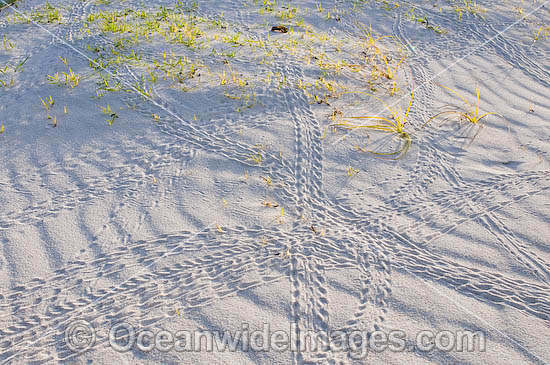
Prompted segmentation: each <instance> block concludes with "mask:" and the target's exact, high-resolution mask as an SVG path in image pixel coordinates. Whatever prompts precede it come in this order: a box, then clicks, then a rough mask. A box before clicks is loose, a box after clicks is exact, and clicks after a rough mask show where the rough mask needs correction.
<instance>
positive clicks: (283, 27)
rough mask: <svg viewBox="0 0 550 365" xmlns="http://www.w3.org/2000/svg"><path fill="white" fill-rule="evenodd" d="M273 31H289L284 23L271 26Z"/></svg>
mask: <svg viewBox="0 0 550 365" xmlns="http://www.w3.org/2000/svg"><path fill="white" fill-rule="evenodd" d="M271 31H272V32H276V33H288V28H287V27H285V26H284V25H275V26H273V27H271Z"/></svg>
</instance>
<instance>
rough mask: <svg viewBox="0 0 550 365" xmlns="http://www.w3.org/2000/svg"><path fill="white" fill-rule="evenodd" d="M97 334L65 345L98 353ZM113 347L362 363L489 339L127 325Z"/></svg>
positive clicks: (461, 334) (455, 334)
mask: <svg viewBox="0 0 550 365" xmlns="http://www.w3.org/2000/svg"><path fill="white" fill-rule="evenodd" d="M95 342H96V329H95V328H94V327H93V325H92V324H91V323H89V322H87V321H83V320H78V321H75V322H72V323H71V324H70V325H69V326H68V327H67V329H66V330H65V343H66V344H67V347H68V348H69V349H70V350H71V351H74V352H83V351H86V350H89V349H91V348H93V346H94V345H95ZM108 345H109V346H110V347H111V348H112V349H114V350H115V351H118V352H127V351H132V350H136V349H137V350H138V351H142V352H150V351H153V350H156V351H160V352H168V351H176V352H226V351H229V352H241V351H242V352H248V351H254V352H259V351H265V352H267V351H279V352H284V351H293V352H326V351H331V352H346V353H349V354H350V356H351V357H352V358H355V359H362V358H365V357H366V356H367V354H368V353H369V352H371V351H372V352H383V351H392V352H403V351H420V352H430V351H443V352H452V351H457V352H476V351H480V352H482V351H485V346H486V343H485V334H484V333H483V332H481V331H477V332H472V331H447V330H443V331H432V330H423V331H419V332H418V333H416V335H415V336H414V338H411V337H410V336H409V335H407V333H405V332H404V331H402V330H392V331H389V332H385V331H372V332H366V331H359V330H347V331H339V330H335V331H302V330H300V329H299V328H298V326H297V325H296V324H295V323H291V324H290V328H289V331H285V330H272V329H271V325H270V324H268V323H264V324H263V325H262V327H261V329H254V330H253V329H251V328H250V326H249V324H247V323H243V324H242V325H241V327H240V329H238V330H234V331H207V330H193V331H190V330H180V331H169V330H163V329H157V328H155V329H142V328H138V329H136V328H135V327H134V326H133V325H132V324H130V323H126V322H121V323H118V324H115V325H114V326H112V327H111V328H110V329H109V333H108Z"/></svg>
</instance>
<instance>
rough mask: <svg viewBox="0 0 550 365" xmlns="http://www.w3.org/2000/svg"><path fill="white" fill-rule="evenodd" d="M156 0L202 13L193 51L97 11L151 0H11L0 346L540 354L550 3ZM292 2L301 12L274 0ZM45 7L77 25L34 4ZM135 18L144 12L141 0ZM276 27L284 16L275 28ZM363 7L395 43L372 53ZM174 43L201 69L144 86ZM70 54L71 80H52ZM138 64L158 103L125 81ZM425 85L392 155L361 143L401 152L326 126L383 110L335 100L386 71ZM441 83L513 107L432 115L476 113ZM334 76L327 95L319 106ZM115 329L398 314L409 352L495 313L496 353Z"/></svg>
mask: <svg viewBox="0 0 550 365" xmlns="http://www.w3.org/2000/svg"><path fill="white" fill-rule="evenodd" d="M0 3H2V2H1V1H0ZM266 3H267V2H266ZM547 3H548V2H547ZM146 4H147V9H146V10H148V12H149V14H151V17H150V18H149V19H148V20H149V21H151V22H153V21H154V20H157V21H159V22H160V23H161V24H162V25H161V29H163V31H167V32H168V33H167V34H170V32H169V31H168V30H167V29H168V28H167V24H168V22H169V21H170V20H169V19H171V18H170V17H168V18H164V20H162V19H163V18H162V15H161V13H158V14H157V12H158V11H159V9H160V8H159V7H160V6H164V7H166V8H167V9H168V10H167V12H168V13H170V14H172V15H174V14H175V13H177V12H178V11H183V12H184V13H185V14H187V15H185V16H184V17H181V18H178V19H179V20H180V21H181V20H182V19H186V21H188V22H190V19H191V18H188V17H187V16H188V15H191V16H197V17H202V18H194V21H195V24H196V26H197V27H198V28H199V29H200V30H201V32H202V34H201V35H200V36H199V37H198V38H197V41H198V42H202V48H201V47H199V46H197V47H196V48H189V47H187V46H186V45H184V44H181V43H173V42H172V43H170V42H167V41H166V39H165V38H164V37H163V36H161V35H159V34H158V32H156V31H154V30H152V31H151V36H150V39H149V40H147V39H145V37H144V36H143V35H141V36H139V37H138V40H137V42H134V43H132V42H131V41H130V43H125V45H124V47H123V48H122V49H119V48H117V47H116V46H115V44H116V41H117V39H118V37H119V34H120V33H117V34H113V33H109V32H108V31H106V30H105V29H103V31H102V30H101V28H100V24H101V23H102V20H97V17H98V16H99V15H100V10H101V11H104V12H112V11H115V10H116V11H123V10H127V9H136V10H138V9H140V10H141V9H144V8H143V6H144V5H143V2H139V1H133V0H128V1H118V0H113V1H110V2H107V1H103V2H100V1H90V0H73V1H68V0H56V1H51V2H50V5H51V6H52V9H46V8H45V3H43V2H41V1H33V0H21V1H19V2H18V7H17V8H15V9H13V8H4V9H3V10H2V11H1V12H0V34H1V35H2V36H5V38H6V40H7V42H8V43H5V42H3V44H2V43H0V69H2V71H4V72H3V73H1V74H0V80H2V81H3V83H5V86H3V84H2V83H0V101H1V103H0V128H3V129H1V130H3V133H2V134H0V156H1V158H0V243H1V248H2V250H1V252H0V279H1V280H0V283H1V284H0V285H1V289H0V361H1V362H2V363H13V364H21V363H58V362H68V363H105V364H118V363H127V364H134V363H144V364H145V363H147V364H149V363H158V364H172V363H174V364H175V363H184V364H246V363H263V364H273V363H278V364H289V363H297V364H302V363H376V364H389V363H391V364H403V363H411V364H427V363H434V364H436V363H449V364H457V363H480V364H520V363H539V364H543V363H550V350H549V349H550V336H549V335H550V330H549V324H550V246H549V244H548V242H549V241H548V237H550V224H549V218H548V217H549V216H550V199H549V198H550V191H549V189H550V171H549V170H548V167H549V157H550V155H549V153H550V144H549V143H548V142H549V139H550V132H549V129H546V128H545V125H547V124H548V123H549V119H548V116H549V115H550V103H549V100H550V99H549V95H550V68H549V65H550V28H545V27H550V4H546V5H545V3H544V2H542V1H536V2H531V1H527V2H525V1H520V0H510V1H482V0H480V1H478V2H477V4H478V5H479V6H480V7H481V8H482V9H485V10H486V12H484V13H481V12H479V11H480V10H479V8H478V9H477V10H476V8H474V4H473V3H470V5H469V7H468V6H467V5H463V4H462V2H458V1H425V0H423V1H415V2H414V7H415V11H414V17H415V18H416V19H417V21H414V20H413V18H412V17H411V14H412V13H411V12H410V11H411V9H412V6H413V3H412V2H411V3H409V2H406V1H396V2H391V4H389V3H386V5H384V2H380V1H358V2H355V3H354V2H353V1H335V2H329V1H291V2H288V3H287V2H285V3H284V4H283V3H280V2H277V3H276V4H275V5H274V7H273V11H272V12H271V11H269V10H266V8H265V7H264V2H262V1H258V2H254V1H199V2H198V6H195V5H194V3H193V2H190V1H189V2H187V3H185V4H184V5H182V6H180V7H179V8H177V7H176V4H175V2H172V1H163V0H155V1H150V2H146ZM388 4H389V5H388ZM393 4H397V5H399V6H398V7H394V5H393ZM386 6H387V7H389V8H388V9H384V7H386ZM453 6H455V7H457V6H458V7H461V9H462V10H461V11H462V15H461V18H460V19H459V16H458V14H459V11H458V9H459V8H453ZM267 7H269V4H267ZM293 7H295V8H297V10H296V13H295V14H294V15H295V17H294V18H293V19H291V20H288V19H281V17H280V16H278V15H277V14H280V12H281V11H282V12H287V13H288V12H289V11H290V12H291V13H288V14H291V15H292V10H291V9H292V8H293ZM53 8H55V9H58V11H59V15H60V17H61V24H59V23H58V22H56V21H54V22H53V23H47V22H46V21H45V19H46V18H43V19H42V21H41V22H40V21H39V19H38V18H37V17H36V16H35V17H34V20H35V21H39V23H40V24H32V23H25V22H24V20H25V19H26V18H25V17H28V16H29V15H30V14H31V12H35V11H36V9H38V11H39V13H41V14H46V13H47V12H48V11H50V12H52V11H53ZM178 9H179V10H178ZM320 10H322V11H320ZM469 10H471V12H469ZM520 10H521V12H520ZM476 11H478V12H479V13H478V14H477V15H476V14H473V13H475V12H476ZM91 14H95V18H94V16H92V17H90V15H91ZM111 14H112V13H111ZM155 14H156V15H155ZM220 14H223V17H222V18H220ZM283 14H284V13H283ZM15 15H17V16H18V17H19V18H16V17H15ZM126 16H127V18H126V20H125V21H126V22H127V23H128V24H129V26H130V27H134V28H132V29H137V28H136V26H135V24H137V22H140V20H139V16H138V15H137V14H136V15H133V14H132V13H127V15H126ZM424 17H427V19H428V25H429V26H430V27H435V28H432V29H427V27H426V23H422V22H420V21H418V19H420V18H424ZM302 19H303V20H304V22H303V23H302V24H303V25H304V27H300V24H298V22H300V20H302ZM216 20H218V21H219V23H218V22H216ZM88 21H90V25H89V26H88V28H87V29H89V30H90V32H89V33H87V31H86V29H85V28H83V24H84V23H86V22H88ZM141 22H142V23H143V19H141ZM122 23H123V21H122V20H121V19H117V20H116V21H115V22H114V23H113V24H119V25H120V24H122ZM182 24H183V23H180V32H177V31H176V32H175V33H174V34H178V33H180V34H184V33H185V31H184V30H182V29H184V27H183V25H182ZM188 24H190V23H188ZM220 24H223V26H220ZM280 24H286V25H289V26H290V27H291V28H292V30H293V32H292V33H286V34H284V33H275V32H270V29H271V27H272V26H273V25H280ZM359 24H363V25H364V26H365V27H366V28H369V26H371V27H372V30H373V32H374V34H376V36H381V35H393V36H394V37H395V38H384V39H381V40H379V45H378V47H379V50H380V52H381V53H380V54H376V52H375V51H374V48H370V49H369V48H368V47H367V46H366V42H365V34H364V32H363V30H362V29H361V27H359ZM162 27H164V28H162ZM541 27H542V28H541ZM141 29H143V28H141ZM306 29H308V31H307V32H306ZM434 29H442V30H444V31H446V32H444V33H443V34H438V32H436V31H435V30H434ZM504 30H505V31H504ZM539 30H541V32H540V34H539V36H538V39H537V41H536V42H534V38H535V35H536V34H537V32H538V31H539ZM502 31H504V32H503V33H502V34H501V33H500V32H502ZM132 35H134V34H133V33H123V34H122V36H123V37H125V38H126V39H127V40H129V39H130V36H132ZM230 35H231V36H234V35H237V37H238V39H237V38H234V39H235V40H236V43H235V42H234V43H231V41H230V40H229V38H226V39H225V40H224V39H223V37H224V36H225V37H228V36H230ZM183 39H184V40H185V39H187V38H186V36H184V37H183ZM290 40H294V41H295V43H291V42H290ZM10 42H11V43H10ZM261 44H263V45H264V46H265V48H263V49H262V47H260V45H261ZM399 44H401V45H402V49H401V50H400V49H399ZM251 45H253V47H252V46H251ZM94 47H99V48H98V49H97V52H96V51H94ZM101 47H104V48H101ZM213 48H215V50H216V51H215V52H213V51H212V49H213ZM111 49H112V50H113V51H115V52H121V55H129V54H131V51H132V50H134V51H135V54H136V58H140V57H141V59H140V60H139V61H135V60H134V61H131V60H128V59H126V60H125V61H124V62H121V64H120V65H118V68H115V67H114V66H113V65H112V64H111V65H108V66H107V67H106V69H105V70H103V71H102V72H103V75H104V76H106V77H110V81H109V82H110V83H111V86H114V85H115V84H116V82H119V83H120V84H119V85H120V89H122V90H120V91H113V92H105V91H104V92H102V93H103V96H102V97H101V98H98V97H97V92H98V91H99V90H100V88H101V79H100V78H99V76H98V73H97V71H95V70H94V69H92V68H90V60H94V62H99V61H101V60H102V61H105V62H107V61H106V60H107V59H109V58H110V59H111V60H113V59H114V56H113V51H111ZM164 51H166V55H165V57H163V54H164ZM172 52H173V53H174V58H173V59H172V56H171V54H172ZM233 52H234V53H233ZM362 52H365V53H362ZM224 53H225V55H223V54H224ZM382 54H384V55H387V56H391V59H390V64H391V65H392V67H395V66H396V64H397V62H398V61H399V60H400V59H401V58H402V56H403V55H407V57H406V59H405V60H404V61H403V62H402V63H401V64H400V65H399V67H398V69H397V72H396V74H395V80H396V87H397V89H398V90H397V91H396V93H395V95H393V96H390V95H389V89H391V86H392V81H391V80H387V79H385V78H384V77H383V76H381V77H378V79H377V80H373V79H372V72H371V71H372V70H373V60H376V62H377V63H378V66H379V70H381V71H383V70H384V68H385V65H384V63H383V59H382V57H381V55H382ZM101 55H103V56H104V58H103V59H101V58H98V57H99V56H101ZM365 56H366V57H365ZM27 57H28V58H27ZM60 57H62V58H64V59H65V58H66V60H67V63H68V65H65V64H63V62H62V61H61V60H60ZM178 57H187V58H188V59H189V60H190V63H195V65H197V64H199V62H200V63H201V64H200V65H198V67H197V71H196V72H195V74H194V75H193V77H191V74H192V71H191V70H190V67H191V66H190V65H187V66H185V67H184V70H185V75H183V74H182V76H184V78H185V81H183V83H179V82H178V81H174V80H172V79H171V78H167V79H163V78H162V76H163V72H160V71H157V75H158V76H159V80H158V81H157V82H152V80H151V79H150V75H149V74H148V73H147V71H146V66H145V65H146V64H148V65H149V68H150V70H151V69H154V67H153V64H154V60H157V61H159V62H160V63H161V64H162V63H163V62H165V61H166V62H168V60H170V59H172V60H175V59H177V58H178ZM323 57H325V58H323ZM25 59H27V60H26V62H25V63H24V64H23V65H22V67H21V68H19V69H17V70H15V65H17V64H19V63H20V62H22V61H24V60H25ZM224 60H226V61H227V62H224ZM338 61H339V62H342V61H345V62H347V64H348V65H357V66H351V67H348V66H346V65H345V64H342V63H340V64H341V65H343V66H342V70H341V72H340V73H339V74H337V73H336V72H335V68H331V67H330V66H326V70H325V75H324V77H325V79H324V80H325V81H326V82H332V83H333V85H336V84H334V83H337V86H335V90H334V91H331V90H328V89H329V88H330V84H325V85H324V86H323V84H322V82H321V81H320V79H319V78H320V77H323V70H322V67H325V66H323V65H322V64H323V63H324V64H325V65H327V64H329V63H331V62H332V64H333V65H334V64H335V63H336V62H338ZM8 64H9V66H8V67H7V68H4V67H5V66H6V65H8ZM69 67H70V68H71V70H73V71H74V72H75V73H77V74H79V76H80V80H79V84H78V86H75V85H73V86H75V87H74V88H73V87H71V86H69V85H54V84H51V83H49V82H48V79H47V77H48V75H50V76H54V75H55V74H56V73H59V76H58V77H59V79H61V80H63V79H64V77H63V72H67V73H69ZM96 67H97V68H98V69H101V67H100V66H97V64H96ZM174 69H175V68H174ZM356 71H357V72H356ZM381 71H379V72H381ZM110 73H113V74H112V75H110ZM224 73H225V77H226V78H227V79H228V80H227V82H228V85H223V82H222V81H221V80H222V79H223V75H224ZM140 75H141V76H143V81H144V85H145V88H146V89H149V87H151V95H150V97H142V96H140V95H139V94H138V93H137V92H136V91H135V85H137V84H139V80H140ZM173 75H174V74H173ZM198 75H200V84H199V81H198V80H199V76H198ZM233 75H234V76H235V78H233ZM12 79H13V82H12V81H11V80H12ZM239 80H242V83H241V84H239ZM369 80H371V83H370V84H369ZM413 81H414V85H415V87H416V89H415V95H414V101H413V104H412V107H411V109H410V113H409V115H408V118H407V123H406V125H405V131H407V132H408V133H409V134H410V136H411V138H412V144H411V146H410V149H409V150H408V151H407V152H406V153H404V154H403V155H402V156H400V157H401V158H399V159H397V160H394V159H391V158H384V157H381V156H376V155H374V154H372V153H369V152H365V151H364V150H367V149H368V150H370V149H374V150H376V151H377V152H391V151H396V150H397V149H399V148H400V146H402V145H403V139H400V138H396V137H395V136H392V135H390V134H388V133H384V132H377V131H374V130H369V129H365V130H353V131H349V130H346V129H343V128H336V129H334V128H331V127H329V126H330V124H331V123H335V122H343V121H345V120H347V121H348V122H349V123H360V122H363V123H364V124H376V123H377V122H376V121H374V120H362V121H360V120H350V119H342V117H343V116H344V117H345V116H358V115H362V116H367V115H370V116H383V117H386V118H387V117H389V115H390V114H389V112H388V111H387V110H386V109H385V108H384V106H383V104H382V103H381V102H380V101H379V100H377V99H376V98H374V97H369V96H367V95H364V94H357V93H348V94H342V92H346V91H361V92H371V91H369V89H370V87H371V86H372V87H373V88H375V89H376V91H375V95H376V96H377V97H378V98H380V99H382V100H384V101H385V102H386V103H388V104H390V105H394V106H395V107H396V108H397V109H399V107H400V108H401V109H403V114H404V111H405V110H406V108H407V105H408V102H409V100H410V93H411V85H412V82H413ZM308 83H309V84H311V85H309V86H307V84H308ZM302 85H305V89H304V88H302V87H301V86H302ZM326 85H329V86H328V88H327V86H326ZM438 85H444V86H447V87H449V88H452V89H454V90H456V91H457V92H459V93H460V94H461V95H463V96H464V97H465V98H467V99H468V101H469V102H470V103H473V104H475V97H476V96H475V95H476V88H477V87H480V88H481V95H480V114H482V113H486V112H498V113H500V114H501V115H502V116H503V117H504V119H503V118H501V117H499V116H497V115H488V116H487V117H486V118H484V119H483V120H482V121H481V122H480V123H479V124H478V125H472V124H471V123H468V122H464V121H462V122H460V121H459V118H458V117H457V116H456V115H446V117H450V119H449V120H448V121H447V122H445V123H444V122H443V118H440V119H437V120H435V121H432V122H430V123H429V124H427V125H425V122H426V121H427V120H428V119H429V118H430V117H431V116H434V115H436V114H437V113H438V112H440V111H441V110H445V109H444V108H445V106H446V105H449V104H450V105H452V106H453V107H452V108H454V109H457V108H458V109H461V110H462V108H464V103H463V102H462V101H461V100H460V99H459V98H457V96H456V95H454V94H453V93H451V92H449V91H448V90H446V89H444V88H442V87H440V86H438ZM182 86H184V87H185V88H187V89H191V88H192V89H191V90H187V92H186V91H183V90H182V89H181V87H182ZM178 87H179V88H178ZM327 94H332V95H331V96H332V97H329V98H328V99H325V101H328V104H330V105H327V103H325V102H323V103H321V104H318V103H316V102H315V101H314V100H313V95H318V97H319V99H322V98H323V96H324V95H327ZM49 96H51V97H52V99H53V101H54V105H53V106H52V107H51V108H50V110H48V111H47V110H46V109H45V107H44V106H43V105H42V102H41V101H40V98H42V99H46V98H48V97H49ZM94 97H95V98H94ZM238 98H240V99H238ZM246 98H248V100H246ZM107 105H109V106H110V107H111V112H107V114H104V113H103V112H102V109H101V107H103V108H106V107H107ZM65 106H66V108H67V113H65V112H64V107H65ZM474 107H475V105H474ZM442 108H443V109H442ZM447 108H449V107H447ZM335 111H338V112H341V114H340V113H338V112H337V113H336V114H334V115H335V118H334V121H333V120H332V118H331V114H333V113H334V112H335ZM111 113H116V115H117V118H115V119H114V121H113V124H112V126H110V125H109V123H108V122H107V119H110V118H111V116H110V115H109V114H111ZM403 114H401V116H402V115H403ZM48 115H50V116H51V117H52V118H51V119H48ZM154 115H157V117H154ZM54 116H55V118H56V120H57V126H56V127H53V125H52V123H53V117H54ZM155 119H157V120H155ZM481 126H482V127H481ZM480 128H481V129H480ZM474 136H475V138H473V137H474ZM361 149H363V152H362V151H361ZM258 156H261V161H260V160H259V159H258ZM253 157H254V158H256V159H258V160H257V161H254V159H253ZM357 172H358V173H357ZM348 173H349V174H351V175H352V176H349V174H348ZM76 320H84V321H87V323H89V324H91V325H92V326H93V327H94V329H95V342H94V343H93V346H90V348H86V351H83V352H82V353H79V352H75V351H73V350H72V349H71V347H70V346H69V345H68V344H67V342H66V337H65V333H67V331H68V330H67V329H71V328H72V327H71V326H73V327H74V323H75V322H74V321H76ZM117 323H130V324H132V326H134V327H135V328H136V330H150V331H153V332H155V333H157V332H158V331H161V330H168V331H173V332H174V333H175V332H177V331H181V330H187V331H196V330H203V331H238V330H241V329H242V328H243V324H247V325H248V328H249V331H253V330H256V329H262V328H264V327H262V326H264V325H269V330H270V331H271V332H274V331H279V330H282V331H286V332H287V333H289V331H290V328H291V327H292V326H295V327H296V328H297V331H298V333H304V332H305V331H318V332H326V331H329V332H333V331H336V330H346V331H348V333H349V331H361V332H362V333H371V334H372V333H373V332H372V331H375V330H378V331H383V332H384V333H390V331H392V330H400V331H404V333H405V334H406V335H407V341H408V342H407V343H408V344H409V345H411V346H412V345H414V339H415V336H416V335H417V333H419V332H420V331H432V332H433V333H434V334H435V333H438V332H439V333H440V332H441V331H451V332H453V333H454V332H456V331H481V332H483V333H484V335H485V336H486V350H485V351H474V352H468V351H462V352H461V351H456V349H452V350H451V351H447V352H446V351H440V350H433V351H420V350H418V349H417V350H416V351H404V352H395V351H390V350H386V351H383V352H380V353H375V352H372V351H371V352H370V353H369V354H368V355H367V356H366V357H365V358H362V359H354V358H353V355H354V352H353V351H352V350H350V349H347V350H344V351H338V350H337V349H333V351H330V350H328V349H323V350H319V351H307V350H305V351H290V350H286V351H276V350H274V349H270V350H269V351H254V350H243V349H242V348H240V349H239V350H238V351H213V352H208V351H205V350H204V349H202V351H191V352H179V351H175V350H174V349H173V350H170V351H167V352H163V351H159V350H154V351H151V352H143V351H141V350H139V348H136V347H134V348H133V349H132V350H131V351H128V352H117V351H115V350H114V349H113V347H112V346H111V345H110V344H109V340H108V332H109V329H110V328H111V326H113V325H114V324H117ZM83 336H84V337H82V338H81V339H82V340H83V341H84V342H86V340H87V339H88V338H89V337H86V335H85V334H84V335H83Z"/></svg>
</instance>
